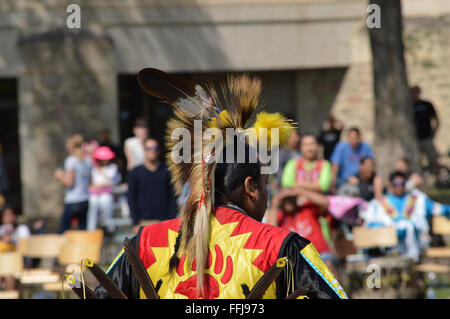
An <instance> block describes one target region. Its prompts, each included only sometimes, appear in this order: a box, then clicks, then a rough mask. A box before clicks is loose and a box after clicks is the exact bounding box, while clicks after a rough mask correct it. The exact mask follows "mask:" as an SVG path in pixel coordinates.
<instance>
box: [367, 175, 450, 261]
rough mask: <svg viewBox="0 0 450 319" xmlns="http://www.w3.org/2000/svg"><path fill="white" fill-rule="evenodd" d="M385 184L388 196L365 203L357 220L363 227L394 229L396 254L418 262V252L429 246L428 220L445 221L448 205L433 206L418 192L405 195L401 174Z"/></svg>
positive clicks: (437, 204) (404, 180)
mask: <svg viewBox="0 0 450 319" xmlns="http://www.w3.org/2000/svg"><path fill="white" fill-rule="evenodd" d="M389 182H390V185H389V193H388V194H387V195H386V196H383V197H382V198H381V199H378V200H377V199H374V200H372V201H371V202H369V205H368V207H367V210H365V211H364V212H363V214H362V216H361V217H362V218H363V219H364V224H365V226H367V227H381V226H393V227H395V229H396V230H397V234H398V245H397V247H396V249H397V251H398V253H399V254H401V255H404V256H406V257H409V258H411V259H413V260H414V261H418V259H419V255H420V252H421V250H422V249H424V248H426V247H427V246H428V244H429V236H428V232H429V227H430V226H429V218H430V217H432V216H435V215H446V216H447V217H449V214H450V205H442V204H439V203H436V202H433V201H432V200H431V199H429V198H428V196H426V195H425V194H424V193H422V192H413V191H407V189H406V175H405V174H404V173H402V172H398V171H394V172H393V173H391V175H390V177H389Z"/></svg>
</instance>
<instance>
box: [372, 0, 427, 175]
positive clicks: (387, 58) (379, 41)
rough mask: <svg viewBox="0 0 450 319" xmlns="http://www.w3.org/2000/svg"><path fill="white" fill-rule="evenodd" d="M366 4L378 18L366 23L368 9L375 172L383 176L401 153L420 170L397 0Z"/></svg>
mask: <svg viewBox="0 0 450 319" xmlns="http://www.w3.org/2000/svg"><path fill="white" fill-rule="evenodd" d="M369 5H370V6H369V8H373V9H372V10H374V11H375V12H376V11H377V9H379V12H378V13H379V16H378V17H379V18H380V21H379V22H380V23H379V25H378V26H379V28H377V25H376V24H373V23H370V21H369V20H370V17H371V15H370V12H369V18H368V21H367V27H368V30H369V37H370V44H371V48H372V61H373V83H374V95H375V136H376V137H375V153H376V156H377V169H378V172H379V173H380V174H381V175H382V176H383V177H384V179H385V180H386V178H387V176H388V175H389V173H390V172H391V171H392V170H393V168H394V164H395V161H396V160H397V159H399V158H400V157H402V156H407V157H408V158H409V159H410V160H411V163H412V168H413V169H414V170H416V171H418V170H420V164H419V163H420V153H419V148H418V144H417V140H416V130H415V127H414V125H415V124H414V112H413V107H412V99H411V95H410V91H409V87H408V79H407V75H406V67H405V60H404V46H403V38H402V28H403V22H402V9H401V1H400V0H369ZM373 5H377V6H378V7H377V6H373ZM372 13H373V12H372ZM373 16H374V17H375V18H376V15H373Z"/></svg>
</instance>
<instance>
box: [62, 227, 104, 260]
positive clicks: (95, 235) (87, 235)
mask: <svg viewBox="0 0 450 319" xmlns="http://www.w3.org/2000/svg"><path fill="white" fill-rule="evenodd" d="M64 236H65V239H66V241H65V242H64V244H63V245H62V246H61V251H60V254H59V256H58V260H59V263H60V264H63V265H68V264H79V263H80V262H81V260H82V259H84V258H89V259H92V260H93V261H94V262H95V263H98V262H99V261H100V256H101V248H102V243H103V231H102V230H101V229H98V230H94V231H86V230H68V231H66V232H65V233H64Z"/></svg>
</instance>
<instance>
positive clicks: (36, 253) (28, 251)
mask: <svg viewBox="0 0 450 319" xmlns="http://www.w3.org/2000/svg"><path fill="white" fill-rule="evenodd" d="M64 241H65V238H64V236H62V235H58V234H46V235H32V236H29V237H26V238H20V239H19V242H18V245H17V250H18V251H19V252H20V253H21V254H22V255H23V256H24V257H30V258H57V257H58V256H59V252H60V249H61V245H62V244H63V243H64Z"/></svg>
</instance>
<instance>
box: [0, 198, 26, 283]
mask: <svg viewBox="0 0 450 319" xmlns="http://www.w3.org/2000/svg"><path fill="white" fill-rule="evenodd" d="M28 236H30V230H29V229H28V227H27V226H26V225H19V224H18V223H17V220H16V213H15V212H14V210H13V209H12V208H11V207H8V206H7V207H6V208H4V209H3V211H2V214H1V225H0V253H5V252H10V251H15V250H16V247H17V243H18V241H19V239H20V238H24V237H28ZM16 286H17V285H16V279H15V278H14V276H12V275H9V276H4V277H0V289H5V290H11V289H15V288H16Z"/></svg>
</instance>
